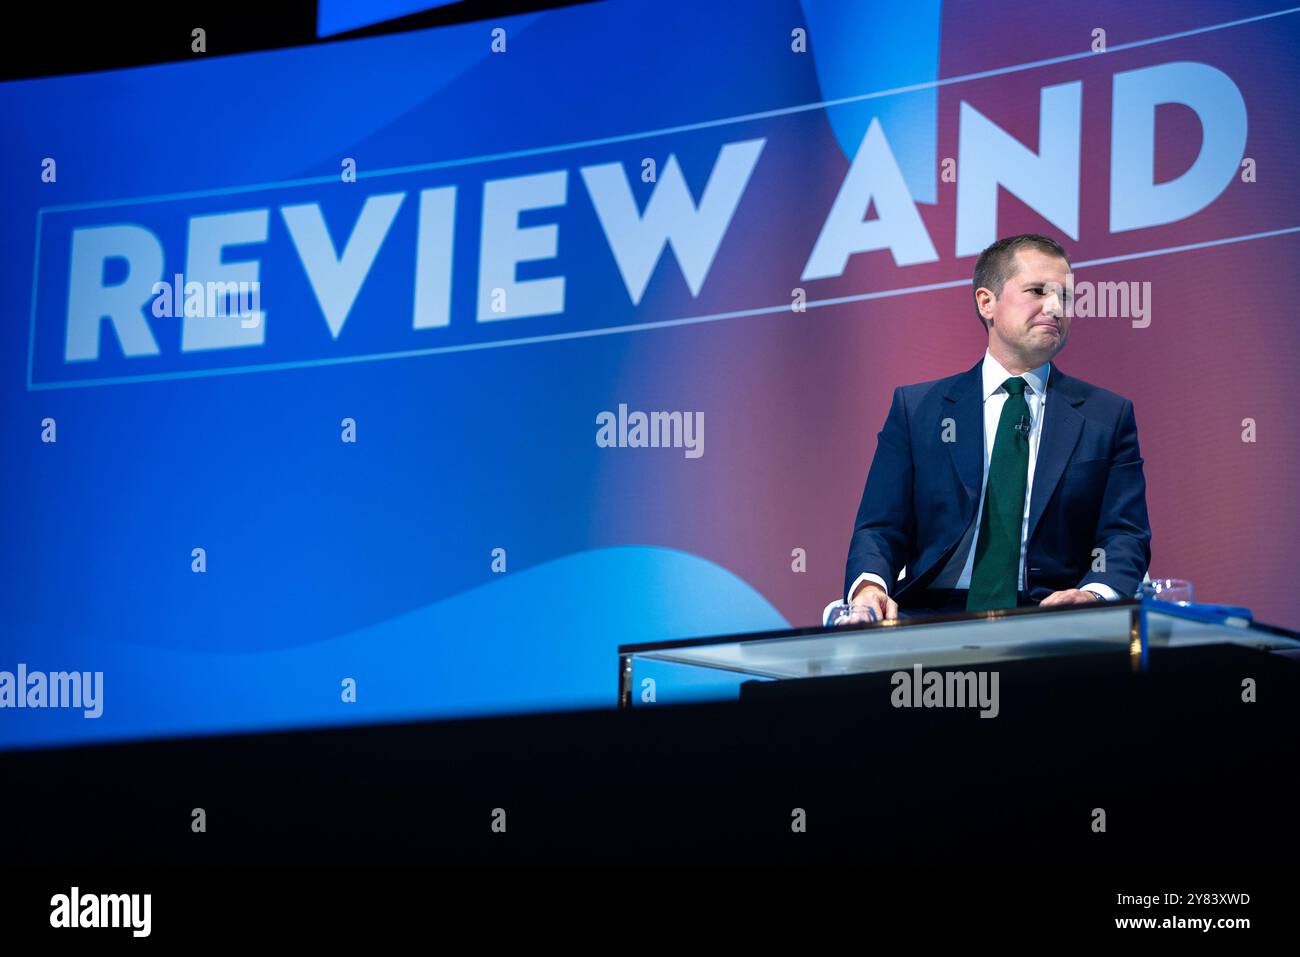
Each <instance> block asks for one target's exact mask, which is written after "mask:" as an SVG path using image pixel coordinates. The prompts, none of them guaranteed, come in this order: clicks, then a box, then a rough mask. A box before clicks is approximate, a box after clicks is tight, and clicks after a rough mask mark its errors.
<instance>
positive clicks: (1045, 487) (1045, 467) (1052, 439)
mask: <svg viewBox="0 0 1300 957" xmlns="http://www.w3.org/2000/svg"><path fill="white" fill-rule="evenodd" d="M1083 398H1084V397H1083V393H1082V391H1081V390H1080V389H1079V388H1078V383H1077V380H1075V379H1072V378H1070V377H1069V376H1067V375H1066V374H1065V373H1063V372H1062V371H1061V370H1060V369H1058V368H1056V366H1053V367H1052V371H1051V373H1050V374H1049V375H1048V377H1047V405H1046V406H1045V413H1044V418H1043V431H1042V434H1041V435H1040V436H1039V439H1038V460H1037V461H1036V462H1035V463H1034V489H1033V492H1032V493H1031V494H1030V497H1029V528H1028V531H1027V532H1026V535H1025V540H1026V541H1029V540H1030V539H1032V538H1033V537H1034V529H1035V528H1036V527H1037V526H1038V522H1039V520H1040V519H1041V518H1042V517H1043V510H1044V509H1046V508H1047V503H1048V502H1049V501H1050V500H1051V498H1052V493H1053V492H1055V491H1056V486H1057V484H1058V483H1059V482H1060V481H1061V473H1063V472H1064V471H1065V466H1066V464H1067V463H1068V462H1069V461H1070V456H1071V455H1072V454H1073V453H1074V447H1075V446H1076V445H1077V444H1078V442H1079V434H1080V433H1081V432H1082V431H1083V416H1082V415H1081V414H1080V413H1079V411H1078V410H1077V409H1076V406H1078V405H1079V404H1080V403H1082V402H1083ZM981 464H982V463H981Z"/></svg>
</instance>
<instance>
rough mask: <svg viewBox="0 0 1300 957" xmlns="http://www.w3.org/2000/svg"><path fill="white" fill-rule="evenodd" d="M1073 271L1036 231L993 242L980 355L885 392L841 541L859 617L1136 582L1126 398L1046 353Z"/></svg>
mask: <svg viewBox="0 0 1300 957" xmlns="http://www.w3.org/2000/svg"><path fill="white" fill-rule="evenodd" d="M1069 271H1070V263H1069V260H1068V258H1067V257H1066V254H1065V250H1064V249H1062V248H1061V246H1060V245H1059V244H1058V243H1056V242H1055V241H1054V240H1051V239H1049V238H1047V237H1045V236H1038V235H1035V234H1025V235H1021V236H1012V237H1009V238H1007V239H1001V240H998V241H997V242H996V243H994V244H993V245H992V246H990V247H989V248H988V249H986V250H984V252H983V253H981V254H980V257H979V260H978V262H977V263H976V265H975V279H974V287H975V308H976V311H977V313H978V315H979V317H980V323H981V324H982V325H983V326H984V327H985V329H986V331H987V333H988V350H987V352H986V353H985V355H984V357H983V358H982V359H981V360H980V361H979V362H978V363H976V364H975V366H974V367H973V368H971V369H969V370H967V371H966V372H963V373H961V374H960V375H955V376H949V377H948V378H946V379H938V380H935V381H933V382H922V383H919V384H917V385H908V386H902V387H900V388H897V389H895V390H894V398H893V404H892V405H891V407H890V410H889V417H888V418H887V419H886V421H885V426H884V428H883V429H881V431H880V435H879V436H878V438H877V442H876V454H875V457H874V458H873V459H872V461H871V470H870V472H869V473H868V475H867V486H866V490H865V491H864V492H863V494H862V505H861V506H860V507H859V509H858V516H857V522H856V524H855V526H854V530H853V539H852V541H851V543H850V545H849V559H848V567H847V569H846V574H845V595H846V596H847V597H848V599H849V600H850V601H851V602H852V603H854V604H856V605H866V606H869V608H868V609H867V610H861V609H855V610H857V611H859V612H860V613H861V614H864V615H867V616H870V615H871V614H874V615H875V616H876V617H877V618H879V619H884V618H896V617H898V615H899V609H900V608H901V609H902V610H903V612H904V614H908V613H915V612H956V611H966V610H972V611H976V610H987V609H996V608H1015V607H1018V606H1026V605H1061V604H1074V603H1077V602H1087V601H1107V600H1114V599H1117V598H1130V597H1132V596H1133V595H1134V593H1135V592H1136V591H1137V589H1138V587H1139V585H1140V583H1141V581H1142V578H1143V576H1144V575H1145V574H1146V570H1147V566H1148V564H1149V563H1150V560H1151V528H1150V523H1149V521H1148V519H1147V506H1146V480H1145V479H1144V478H1143V475H1142V456H1141V454H1140V452H1139V451H1138V436H1137V423H1136V421H1135V419H1134V416H1133V403H1132V402H1130V401H1129V400H1128V399H1125V398H1124V397H1123V396H1120V395H1116V394H1115V393H1114V392H1109V391H1107V390H1105V389H1101V388H1098V387H1097V386H1094V385H1090V384H1088V383H1087V382H1084V381H1082V380H1080V379H1076V378H1074V377H1073V376H1069V375H1066V374H1065V373H1064V372H1062V371H1061V370H1060V369H1059V368H1057V367H1056V366H1055V365H1053V364H1052V361H1051V360H1052V358H1053V357H1054V356H1055V355H1056V354H1057V353H1058V352H1060V351H1061V350H1062V349H1063V348H1064V347H1065V343H1066V340H1067V339H1068V338H1069V336H1070V317H1069V315H1068V314H1067V313H1068V310H1067V308H1066V307H1067V304H1066V303H1065V302H1064V298H1065V296H1066V295H1068V292H1067V291H1066V290H1067V282H1066V276H1067V273H1068V272H1069ZM904 569H906V572H905V574H903V576H902V578H901V580H900V579H899V573H900V572H902V571H903V570H904Z"/></svg>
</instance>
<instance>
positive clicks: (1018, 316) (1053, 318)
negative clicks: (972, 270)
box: [980, 249, 1070, 366]
mask: <svg viewBox="0 0 1300 957" xmlns="http://www.w3.org/2000/svg"><path fill="white" fill-rule="evenodd" d="M1069 271H1070V266H1069V263H1067V262H1066V261H1065V260H1064V259H1062V258H1061V257H1059V256H1053V255H1051V254H1049V253H1044V252H1041V251H1039V250H1037V249H1021V250H1019V251H1018V252H1017V253H1016V258H1015V269H1014V271H1013V272H1012V273H1011V275H1010V276H1008V277H1007V280H1006V282H1004V283H1003V284H1002V294H1001V295H1000V296H993V295H992V290H985V291H986V292H987V293H988V295H987V296H984V295H981V296H980V303H981V313H982V315H983V316H984V318H985V320H986V321H991V322H992V327H991V328H990V330H989V338H990V340H993V339H996V340H998V341H999V342H1000V343H1001V345H1002V347H1003V348H1002V351H1005V352H1008V353H1010V354H1012V355H1015V356H1019V357H1021V358H1023V359H1025V360H1026V361H1027V362H1029V363H1030V364H1031V365H1035V366H1037V365H1041V364H1042V363H1044V362H1047V361H1048V360H1049V359H1051V358H1052V357H1053V356H1055V355H1056V354H1057V353H1058V352H1060V351H1061V349H1063V348H1064V347H1065V341H1066V340H1067V339H1068V338H1069V337H1070V318H1069V317H1068V316H1067V315H1066V314H1065V309H1066V305H1067V303H1066V297H1067V296H1068V295H1069V293H1068V291H1067V290H1066V288H1065V280H1066V275H1067V273H1068V272H1069Z"/></svg>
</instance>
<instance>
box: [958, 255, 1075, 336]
mask: <svg viewBox="0 0 1300 957" xmlns="http://www.w3.org/2000/svg"><path fill="white" fill-rule="evenodd" d="M1022 249H1037V250H1038V251H1039V252H1042V253H1047V254H1048V255H1049V256H1060V257H1061V258H1062V259H1064V260H1065V262H1066V264H1067V265H1068V264H1069V262H1070V257H1069V256H1067V255H1066V254H1065V249H1064V248H1063V247H1062V246H1061V244H1060V243H1058V242H1057V241H1056V240H1055V239H1051V238H1049V237H1047V236H1040V235H1039V234H1038V233H1021V234H1020V235H1019V236H1008V237H1007V238H1006V239H999V240H998V241H997V242H995V243H994V244H993V245H992V246H989V247H988V248H987V249H986V250H984V252H982V253H980V258H979V259H977V260H976V261H975V280H974V286H973V287H972V289H971V296H972V297H974V296H975V290H977V289H992V290H993V294H994V295H995V296H1000V295H1002V287H1003V285H1004V284H1005V283H1006V281H1007V280H1008V279H1010V278H1011V270H1012V267H1013V266H1014V265H1015V261H1016V253H1018V252H1020V250H1022ZM975 318H977V319H978V320H979V321H980V325H981V326H983V327H984V330H985V331H986V332H987V331H988V327H989V326H988V323H987V322H985V321H984V317H983V316H981V315H980V304H979V300H978V299H976V300H975Z"/></svg>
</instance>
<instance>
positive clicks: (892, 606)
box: [840, 582, 898, 625]
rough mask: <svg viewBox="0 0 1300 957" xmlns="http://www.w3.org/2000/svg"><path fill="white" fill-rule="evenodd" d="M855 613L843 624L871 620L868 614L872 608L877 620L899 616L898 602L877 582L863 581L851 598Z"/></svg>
mask: <svg viewBox="0 0 1300 957" xmlns="http://www.w3.org/2000/svg"><path fill="white" fill-rule="evenodd" d="M849 604H850V605H851V606H852V609H853V614H852V615H851V616H849V617H848V618H846V619H845V620H844V621H842V622H840V624H842V625H856V624H861V623H862V622H864V621H871V618H870V616H869V615H868V614H867V609H868V608H870V609H872V610H873V611H875V613H876V621H884V620H885V619H886V618H897V617H898V603H897V602H895V601H894V599H892V598H890V597H889V596H888V595H887V594H885V590H884V589H883V588H881V587H880V586H879V585H877V584H876V583H875V582H863V583H862V584H861V585H859V586H858V590H857V591H855V592H854V593H853V595H852V597H851V598H850V599H849Z"/></svg>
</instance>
